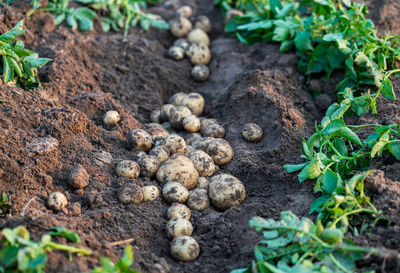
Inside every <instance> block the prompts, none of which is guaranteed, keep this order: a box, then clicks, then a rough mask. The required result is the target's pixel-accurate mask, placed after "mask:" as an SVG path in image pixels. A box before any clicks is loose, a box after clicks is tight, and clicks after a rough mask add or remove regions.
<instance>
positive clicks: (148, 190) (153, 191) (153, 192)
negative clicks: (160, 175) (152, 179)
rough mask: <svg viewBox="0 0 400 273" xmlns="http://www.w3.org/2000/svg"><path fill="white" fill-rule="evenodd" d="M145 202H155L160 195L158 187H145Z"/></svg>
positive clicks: (143, 188)
mask: <svg viewBox="0 0 400 273" xmlns="http://www.w3.org/2000/svg"><path fill="white" fill-rule="evenodd" d="M142 192H143V202H147V201H154V200H156V199H157V197H158V195H159V194H160V193H159V191H158V188H157V187H156V186H144V187H142Z"/></svg>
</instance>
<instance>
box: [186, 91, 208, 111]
mask: <svg viewBox="0 0 400 273" xmlns="http://www.w3.org/2000/svg"><path fill="white" fill-rule="evenodd" d="M182 104H183V105H184V106H186V107H187V108H189V110H190V111H191V112H192V113H193V115H196V116H200V115H201V114H202V113H203V110H204V98H203V96H202V95H200V94H199V93H190V94H188V95H187V96H186V97H184V98H183V100H182Z"/></svg>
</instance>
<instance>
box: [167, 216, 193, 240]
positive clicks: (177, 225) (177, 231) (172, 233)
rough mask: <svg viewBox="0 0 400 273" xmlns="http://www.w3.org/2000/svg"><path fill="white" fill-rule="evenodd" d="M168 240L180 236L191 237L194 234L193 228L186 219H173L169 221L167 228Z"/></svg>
mask: <svg viewBox="0 0 400 273" xmlns="http://www.w3.org/2000/svg"><path fill="white" fill-rule="evenodd" d="M166 231H167V238H168V239H175V238H177V237H180V236H190V235H192V233H193V226H192V223H190V221H189V220H186V219H185V218H173V219H171V220H169V221H168V223H167V226H166Z"/></svg>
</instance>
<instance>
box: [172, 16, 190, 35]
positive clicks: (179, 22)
mask: <svg viewBox="0 0 400 273" xmlns="http://www.w3.org/2000/svg"><path fill="white" fill-rule="evenodd" d="M169 26H170V29H171V33H172V35H174V36H175V37H177V38H183V37H185V36H186V35H187V34H188V33H189V32H190V31H191V30H192V23H191V22H190V20H189V19H187V18H185V17H178V18H174V19H172V20H171V21H170V22H169Z"/></svg>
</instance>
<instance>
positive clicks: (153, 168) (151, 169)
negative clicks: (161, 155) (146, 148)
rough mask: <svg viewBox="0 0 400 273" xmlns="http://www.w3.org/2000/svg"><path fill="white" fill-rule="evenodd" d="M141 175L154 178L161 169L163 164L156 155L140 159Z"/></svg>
mask: <svg viewBox="0 0 400 273" xmlns="http://www.w3.org/2000/svg"><path fill="white" fill-rule="evenodd" d="M137 163H138V164H139V167H140V174H141V175H142V176H144V177H150V178H152V177H154V176H155V174H156V173H157V171H158V168H160V165H161V162H160V161H159V160H158V158H157V157H156V156H154V155H144V156H142V157H140V158H139V159H138V162H137Z"/></svg>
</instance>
